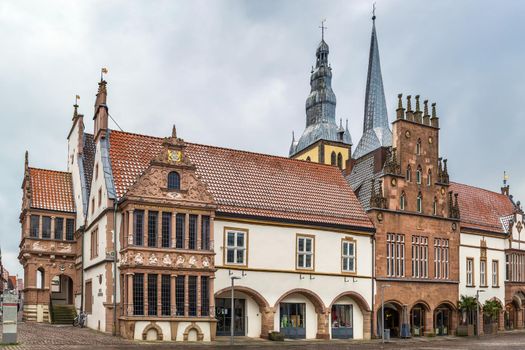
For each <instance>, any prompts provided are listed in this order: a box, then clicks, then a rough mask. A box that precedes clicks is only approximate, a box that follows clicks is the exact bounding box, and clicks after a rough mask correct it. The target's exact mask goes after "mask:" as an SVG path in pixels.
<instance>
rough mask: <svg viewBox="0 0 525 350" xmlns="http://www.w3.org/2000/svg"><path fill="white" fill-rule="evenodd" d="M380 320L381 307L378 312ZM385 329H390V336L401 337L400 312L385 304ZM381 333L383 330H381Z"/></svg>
mask: <svg viewBox="0 0 525 350" xmlns="http://www.w3.org/2000/svg"><path fill="white" fill-rule="evenodd" d="M378 318H379V320H381V309H379V314H378ZM383 325H384V329H385V330H387V329H389V330H390V337H392V338H394V337H399V312H398V311H397V310H396V309H395V308H394V307H390V306H385V321H384V323H383ZM379 334H381V331H379Z"/></svg>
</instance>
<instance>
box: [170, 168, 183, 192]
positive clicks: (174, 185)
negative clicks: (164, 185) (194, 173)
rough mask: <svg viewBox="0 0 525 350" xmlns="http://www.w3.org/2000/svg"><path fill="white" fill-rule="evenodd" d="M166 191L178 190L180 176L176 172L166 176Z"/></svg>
mask: <svg viewBox="0 0 525 350" xmlns="http://www.w3.org/2000/svg"><path fill="white" fill-rule="evenodd" d="M168 190H180V175H179V173H178V172H176V171H172V172H171V173H169V174H168Z"/></svg>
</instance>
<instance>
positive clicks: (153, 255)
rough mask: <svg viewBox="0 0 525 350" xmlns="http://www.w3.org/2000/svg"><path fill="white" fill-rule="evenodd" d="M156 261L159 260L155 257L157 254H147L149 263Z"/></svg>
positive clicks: (153, 263) (152, 263)
mask: <svg viewBox="0 0 525 350" xmlns="http://www.w3.org/2000/svg"><path fill="white" fill-rule="evenodd" d="M158 261H159V259H157V256H156V255H155V253H151V254H150V256H149V264H150V265H157V262H158Z"/></svg>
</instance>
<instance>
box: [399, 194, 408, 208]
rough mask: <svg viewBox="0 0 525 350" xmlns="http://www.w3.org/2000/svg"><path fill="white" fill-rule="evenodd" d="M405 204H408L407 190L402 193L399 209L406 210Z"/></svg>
mask: <svg viewBox="0 0 525 350" xmlns="http://www.w3.org/2000/svg"><path fill="white" fill-rule="evenodd" d="M405 204H406V195H405V192H403V193H401V198H400V200H399V209H400V210H405Z"/></svg>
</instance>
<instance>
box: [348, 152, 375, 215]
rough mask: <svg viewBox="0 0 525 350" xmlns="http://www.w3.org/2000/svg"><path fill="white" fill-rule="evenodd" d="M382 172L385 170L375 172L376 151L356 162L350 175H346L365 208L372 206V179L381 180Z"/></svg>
mask: <svg viewBox="0 0 525 350" xmlns="http://www.w3.org/2000/svg"><path fill="white" fill-rule="evenodd" d="M382 174H383V171H380V172H378V173H375V174H374V152H370V153H368V154H367V155H365V156H363V157H361V158H360V159H358V160H357V161H356V162H355V164H354V166H353V168H352V171H351V172H350V175H348V176H347V177H346V179H347V181H348V182H349V183H350V186H352V189H353V190H354V191H355V193H356V195H357V198H358V199H359V201H360V202H361V205H362V206H363V208H364V209H365V210H368V209H369V208H370V196H371V194H372V192H371V191H372V181H371V180H372V179H376V180H379V178H380V177H381V175H382Z"/></svg>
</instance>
